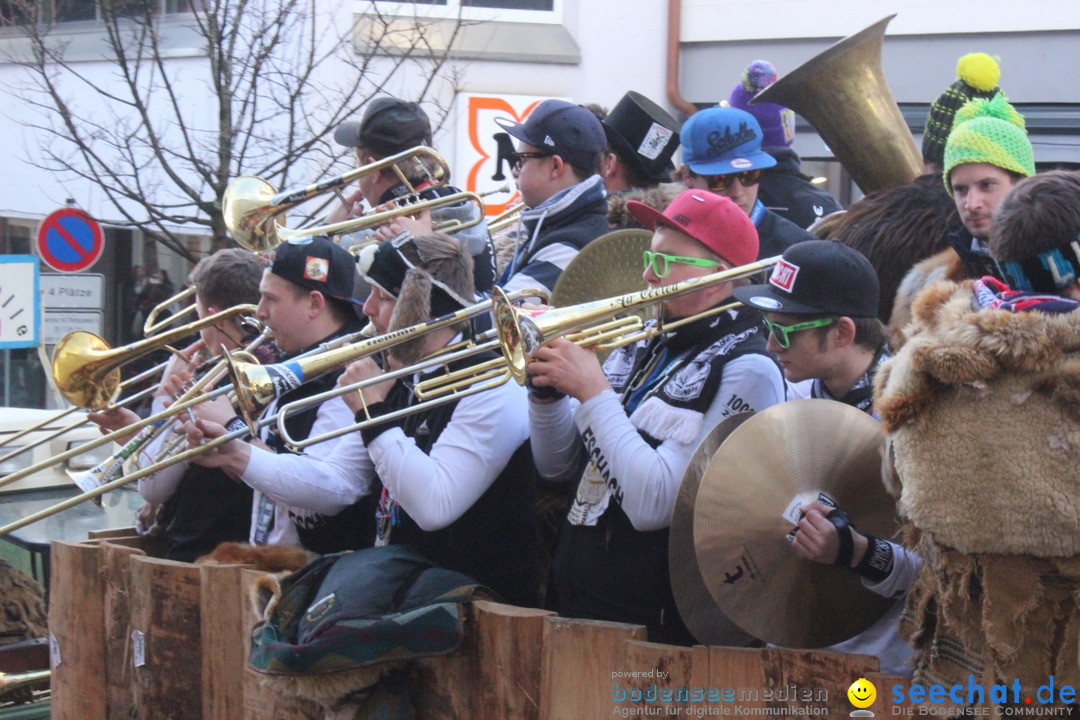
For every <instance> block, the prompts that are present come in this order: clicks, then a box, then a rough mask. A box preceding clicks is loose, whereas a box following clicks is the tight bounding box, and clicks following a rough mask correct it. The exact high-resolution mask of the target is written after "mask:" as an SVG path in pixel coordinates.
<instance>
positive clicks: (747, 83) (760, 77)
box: [728, 60, 795, 147]
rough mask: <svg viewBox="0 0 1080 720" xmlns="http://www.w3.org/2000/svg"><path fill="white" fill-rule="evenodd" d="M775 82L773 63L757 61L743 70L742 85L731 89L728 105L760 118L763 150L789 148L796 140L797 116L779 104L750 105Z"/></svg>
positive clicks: (758, 119)
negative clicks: (767, 148) (754, 98)
mask: <svg viewBox="0 0 1080 720" xmlns="http://www.w3.org/2000/svg"><path fill="white" fill-rule="evenodd" d="M776 80H777V75H776V68H774V67H773V66H772V63H771V62H769V61H768V60H755V61H754V62H752V63H750V64H749V65H747V66H746V69H745V70H743V75H742V82H740V83H739V84H738V85H736V86H735V87H734V88H732V90H731V96H730V97H729V98H728V104H730V105H731V107H733V108H738V109H740V110H745V111H746V112H748V113H750V114H751V115H753V116H754V117H755V118H757V121H758V123H759V124H760V125H761V132H762V139H761V144H762V145H763V146H766V147H788V146H789V145H791V143H792V142H793V141H794V140H795V112H794V111H793V110H789V109H788V108H786V107H784V106H783V105H777V104H776V103H757V104H756V105H751V104H750V100H751V98H753V97H754V96H755V95H757V94H758V93H759V92H761V91H762V90H764V89H765V88H767V87H769V86H770V85H772V84H773V83H774V82H776Z"/></svg>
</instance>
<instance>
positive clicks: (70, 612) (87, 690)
mask: <svg viewBox="0 0 1080 720" xmlns="http://www.w3.org/2000/svg"><path fill="white" fill-rule="evenodd" d="M51 553H52V554H51V564H52V572H51V574H50V580H49V596H50V602H49V635H50V636H51V642H52V663H51V665H52V705H51V712H52V715H51V717H52V718H54V720H85V719H86V718H103V717H105V705H106V703H105V637H104V635H105V633H104V623H103V614H102V612H103V611H102V601H101V576H100V574H99V572H98V569H99V563H100V557H99V553H98V548H97V546H96V544H91V543H68V542H61V541H54V542H53V543H52V548H51Z"/></svg>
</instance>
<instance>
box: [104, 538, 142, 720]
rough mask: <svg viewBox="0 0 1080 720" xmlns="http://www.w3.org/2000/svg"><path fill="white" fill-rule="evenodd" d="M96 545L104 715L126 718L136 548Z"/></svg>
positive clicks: (131, 691) (130, 703)
mask: <svg viewBox="0 0 1080 720" xmlns="http://www.w3.org/2000/svg"><path fill="white" fill-rule="evenodd" d="M98 547H99V553H100V563H101V585H102V608H103V611H104V615H105V702H106V710H105V717H106V718H108V720H129V718H131V717H132V713H133V711H134V707H135V687H134V669H135V668H134V665H133V663H132V658H133V656H132V648H131V606H130V599H131V598H130V591H131V558H132V556H135V555H145V553H144V552H143V551H142V550H140V549H139V548H137V547H133V546H130V545H128V544H120V543H117V542H114V541H113V540H104V541H103V542H101V544H100V545H99V546H98Z"/></svg>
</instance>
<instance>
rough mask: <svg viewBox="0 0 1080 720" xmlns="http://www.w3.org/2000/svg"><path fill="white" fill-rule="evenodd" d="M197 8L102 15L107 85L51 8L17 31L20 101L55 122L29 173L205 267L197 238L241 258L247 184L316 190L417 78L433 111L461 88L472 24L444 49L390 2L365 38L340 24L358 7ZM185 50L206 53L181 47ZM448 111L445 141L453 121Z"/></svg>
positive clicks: (218, 4) (139, 4)
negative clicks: (97, 203)
mask: <svg viewBox="0 0 1080 720" xmlns="http://www.w3.org/2000/svg"><path fill="white" fill-rule="evenodd" d="M341 1H342V2H345V3H348V2H349V0H341ZM78 2H80V3H84V2H87V0H78ZM194 2H195V3H197V7H199V8H200V9H199V10H198V11H197V12H194V13H185V14H166V15H163V14H162V12H161V11H162V0H96V3H95V6H96V13H97V18H98V20H97V25H98V26H99V27H100V31H101V32H100V36H96V35H95V36H93V37H96V38H97V39H98V40H99V41H100V42H101V45H102V48H103V50H104V57H105V58H106V60H107V61H108V63H109V64H110V72H108V73H104V74H103V73H101V71H100V68H95V67H93V64H91V65H87V64H85V62H84V61H85V60H86V59H87V58H86V57H85V50H84V51H83V53H84V54H83V55H82V56H80V55H79V53H78V52H77V51H76V49H75V48H73V47H72V43H71V42H70V41H71V38H72V37H73V36H72V35H71V34H70V33H69V32H68V31H67V29H66V28H65V24H64V23H63V22H58V21H57V19H56V18H55V17H45V16H44V11H43V10H42V9H41V8H42V7H43V4H42V3H40V2H38V0H5V14H4V16H3V19H2V21H3V22H4V23H5V24H7V25H11V26H15V27H17V28H18V29H19V31H20V38H21V40H22V42H21V43H20V44H19V47H18V49H17V50H14V51H12V52H10V53H7V57H6V60H7V61H9V62H13V63H16V64H18V65H19V66H21V67H22V68H24V69H25V72H26V75H25V78H26V79H25V81H24V82H23V83H22V84H21V85H20V86H19V87H17V88H15V89H14V90H13V91H11V92H13V94H15V95H16V96H17V97H18V98H19V99H20V100H22V101H23V103H24V106H25V107H28V108H33V109H36V110H37V111H38V113H39V115H38V117H39V118H40V119H37V120H33V121H30V122H27V123H25V124H26V125H27V127H28V128H29V129H30V130H32V131H33V132H35V133H36V134H37V135H38V137H39V138H40V139H41V140H40V147H39V148H38V149H37V153H36V154H35V155H34V156H33V157H27V158H25V159H26V161H27V162H29V163H31V164H33V165H34V166H36V167H38V168H41V169H44V170H48V171H50V172H55V173H57V174H58V177H59V178H60V181H61V182H64V181H66V180H79V181H83V182H87V183H90V184H92V185H94V186H95V187H97V188H98V189H99V190H100V191H101V192H102V195H103V197H104V198H106V199H107V201H108V204H109V205H110V206H111V207H112V209H113V210H114V213H115V214H114V216H113V217H109V218H104V219H107V220H108V221H109V222H115V223H117V224H120V225H124V226H128V227H131V228H137V229H139V230H141V231H143V232H144V233H145V234H147V235H148V236H152V237H153V238H154V239H155V240H156V241H157V242H159V243H161V244H162V245H163V246H165V247H167V248H168V249H169V250H171V251H173V252H176V253H178V254H180V255H182V256H184V257H186V258H188V259H189V260H193V259H194V258H192V257H191V254H190V252H189V251H188V249H187V245H186V242H185V240H184V238H183V234H184V233H185V232H191V230H192V229H196V230H197V229H199V228H202V229H203V230H204V231H208V232H209V233H210V234H211V236H212V238H213V241H212V245H213V246H214V247H222V246H224V245H226V244H227V243H228V238H227V234H226V229H225V224H224V218H223V216H222V209H221V199H222V195H223V193H224V191H225V187H226V186H227V184H228V183H229V181H230V180H231V179H233V178H234V177H236V176H238V175H241V174H253V175H258V176H259V177H263V178H264V179H266V180H267V181H269V182H270V183H271V184H273V185H274V186H275V187H278V188H282V187H285V186H287V185H289V184H290V180H291V179H292V178H293V177H297V176H302V179H303V181H304V182H307V181H310V179H311V178H310V174H311V172H312V169H313V168H317V169H318V170H319V171H321V172H323V173H326V172H329V171H330V170H331V169H332V168H333V167H334V166H335V165H336V164H338V163H339V161H340V157H341V155H342V153H341V152H340V149H339V148H337V147H336V146H334V145H333V143H332V134H333V131H334V129H335V128H336V127H337V126H338V125H339V124H340V123H341V122H342V121H343V120H345V119H347V118H349V117H350V116H354V115H356V114H357V113H358V112H359V111H360V110H361V109H362V108H363V105H364V103H366V102H367V101H368V100H369V99H370V98H372V97H373V96H375V95H377V94H379V93H382V92H385V88H386V87H387V86H388V84H390V83H394V84H395V85H398V84H400V81H399V77H400V76H402V75H403V74H405V73H408V74H409V77H410V78H412V77H414V73H416V72H420V73H422V75H420V76H419V77H421V78H422V82H420V83H419V86H420V91H419V92H418V94H417V96H416V97H413V98H410V99H413V100H417V101H430V99H431V96H432V95H434V94H435V93H436V92H437V91H438V90H439V88H440V83H443V82H446V83H449V84H450V87H452V88H454V87H456V85H457V80H458V78H457V76H456V73H455V70H454V69H453V67H452V65H451V64H449V63H448V62H447V61H448V59H449V53H450V46H452V44H453V40H454V39H456V38H457V35H458V32H459V30H460V29H461V27H463V26H464V25H465V24H466V23H465V22H464V21H462V20H461V18H460V17H459V18H457V21H456V23H455V25H454V27H453V29H452V33H451V37H450V40H451V42H449V43H438V42H435V41H433V39H432V36H431V26H430V23H429V21H425V20H423V19H422V18H420V17H419V16H417V17H413V18H406V19H405V21H406V22H405V23H404V24H403V22H402V21H403V19H402V18H400V17H387V16H384V15H382V14H380V12H379V11H378V9H377V7H376V6H375V4H374V3H372V7H371V10H370V12H369V13H368V14H366V15H365V18H364V20H365V22H364V23H363V26H364V28H365V30H364V32H363V37H362V38H359V37H357V36H358V35H359V34H360V32H361V30H360V27H359V24H358V23H357V22H356V20H355V19H352V20H351V21H350V22H347V23H344V25H345V26H344V27H334V26H333V23H331V22H328V20H327V18H329V17H335V16H345V17H349V18H352V13H351V12H344V13H343V12H341V10H342V8H348V7H351V6H349V5H342V6H341V7H339V8H336V9H330V8H328V7H327V5H329V3H319V2H316V0H201V2H200V0H194ZM73 7H74V6H73ZM78 7H83V6H82V5H81V4H80V5H79V6H78ZM56 12H57V13H59V12H60V10H59V9H58V10H57V11H56ZM82 37H83V38H85V37H86V36H85V35H84V36H82ZM178 37H187V38H194V40H193V41H189V42H187V43H186V44H184V45H183V47H182V48H179V46H178V40H177V38H178ZM443 44H445V47H443V46H442V45H443ZM193 51H194V54H195V57H191V55H192V53H193ZM178 54H179V55H181V56H185V57H182V58H181V59H178V58H177V55H178ZM331 69H335V70H334V71H333V72H331ZM414 84H415V81H414ZM76 99H78V101H77V102H76ZM438 109H439V113H438V114H437V115H436V116H435V117H433V118H432V119H433V121H435V125H436V126H438V125H441V124H442V122H443V121H444V120H445V117H446V114H447V113H448V112H449V109H448V108H443V107H439V108H438Z"/></svg>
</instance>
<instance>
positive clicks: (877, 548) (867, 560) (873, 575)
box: [855, 535, 895, 583]
mask: <svg viewBox="0 0 1080 720" xmlns="http://www.w3.org/2000/svg"><path fill="white" fill-rule="evenodd" d="M894 560H895V557H894V556H893V549H892V544H891V543H888V542H886V541H885V540H882V539H881V538H876V537H874V536H873V535H867V536H866V553H865V554H864V555H863V556H862V560H860V561H859V564H858V565H856V566H855V572H857V573H859V574H860V575H862V576H863V577H864V578H866V579H867V580H870V581H871V582H875V583H879V582H882V581H883V580H885V579H886V578H887V577H889V575H890V574H892V570H893V562H894Z"/></svg>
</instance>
